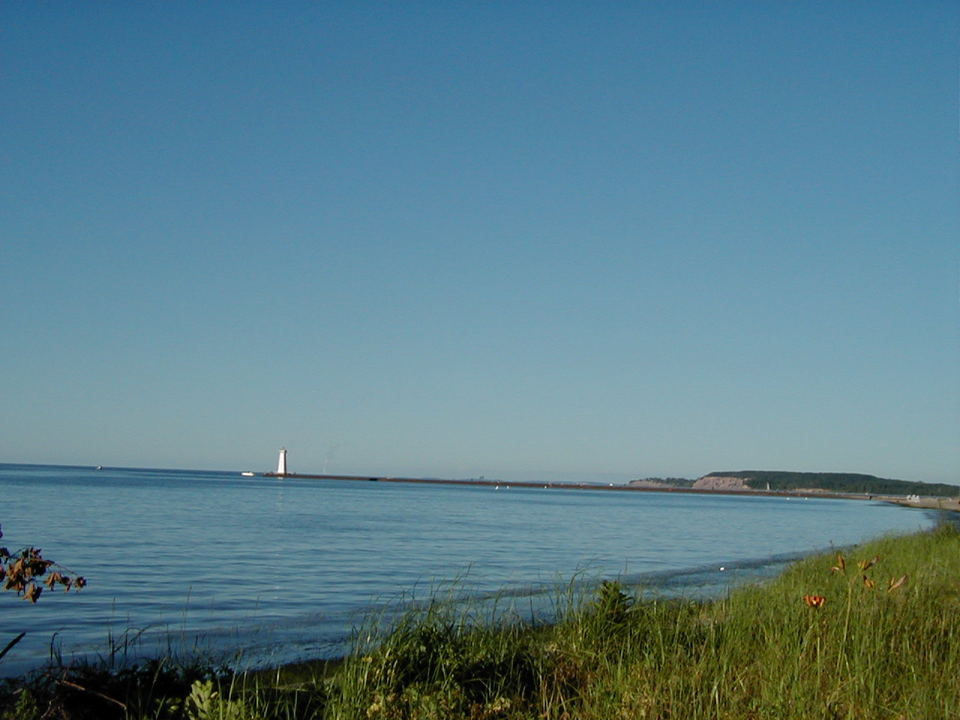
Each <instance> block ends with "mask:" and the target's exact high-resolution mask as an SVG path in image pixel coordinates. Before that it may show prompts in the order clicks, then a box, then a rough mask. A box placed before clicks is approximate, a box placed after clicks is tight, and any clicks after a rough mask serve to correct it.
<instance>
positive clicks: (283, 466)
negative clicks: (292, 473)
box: [277, 448, 287, 475]
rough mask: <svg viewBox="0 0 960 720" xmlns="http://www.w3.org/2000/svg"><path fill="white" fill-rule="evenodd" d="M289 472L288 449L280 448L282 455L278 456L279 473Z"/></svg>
mask: <svg viewBox="0 0 960 720" xmlns="http://www.w3.org/2000/svg"><path fill="white" fill-rule="evenodd" d="M286 474H287V449H286V448H280V457H279V458H277V475H286Z"/></svg>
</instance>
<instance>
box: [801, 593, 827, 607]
mask: <svg viewBox="0 0 960 720" xmlns="http://www.w3.org/2000/svg"><path fill="white" fill-rule="evenodd" d="M803 601H804V602H805V603H806V604H807V607H812V608H819V607H821V606H822V605H823V604H824V603H825V602H826V601H827V599H826V598H825V597H824V596H823V595H804V596H803Z"/></svg>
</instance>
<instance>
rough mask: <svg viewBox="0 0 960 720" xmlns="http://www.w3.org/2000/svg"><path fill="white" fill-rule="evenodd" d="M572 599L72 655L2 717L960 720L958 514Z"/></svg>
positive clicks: (0, 698)
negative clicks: (202, 654)
mask: <svg viewBox="0 0 960 720" xmlns="http://www.w3.org/2000/svg"><path fill="white" fill-rule="evenodd" d="M457 607H461V608H462V606H457ZM557 611H558V620H557V622H556V623H554V624H551V625H549V626H546V625H541V626H536V625H535V626H531V625H530V624H528V623H526V624H525V623H521V622H519V620H518V619H517V618H515V617H512V616H510V615H509V614H506V613H505V614H503V615H502V616H498V615H497V614H496V613H494V615H493V617H491V616H489V615H488V616H483V617H480V616H478V613H477V612H475V611H471V610H469V609H468V610H462V609H461V610H456V609H455V606H452V605H450V604H449V603H445V602H440V601H437V602H433V603H431V604H430V605H429V606H428V607H426V608H421V609H418V610H415V611H411V612H410V613H409V614H407V615H406V616H404V617H402V618H401V619H400V620H399V621H397V622H395V623H393V624H392V625H391V626H390V627H389V628H387V629H385V630H384V631H382V632H381V631H379V630H377V628H376V627H370V628H365V629H364V631H363V632H362V633H359V634H358V638H357V641H356V645H355V650H354V652H353V653H351V655H350V656H348V657H347V658H344V659H343V660H342V661H340V662H337V663H335V664H329V663H327V664H325V663H316V664H308V665H300V666H298V667H297V668H296V669H280V670H277V671H274V672H271V673H246V674H242V675H233V674H230V673H224V672H214V671H211V670H206V669H203V668H183V667H172V666H169V665H167V664H165V663H164V662H156V663H151V664H148V665H145V666H143V667H140V668H135V669H133V670H127V671H120V672H116V671H114V672H107V671H103V672H102V674H101V675H97V672H96V671H95V670H94V669H92V668H88V669H85V670H83V671H82V672H79V674H78V671H77V670H69V669H64V668H59V669H58V670H50V671H47V672H46V673H45V674H41V675H37V676H34V677H33V678H32V679H21V680H20V681H16V682H8V683H7V684H6V685H5V686H4V687H3V688H2V691H0V718H2V719H3V720H12V719H13V718H16V719H17V720H38V719H39V718H47V717H71V718H87V717H96V718H104V719H109V718H114V717H116V718H124V719H127V718H133V719H137V720H139V719H141V718H142V719H147V718H150V719H151V720H259V719H261V718H263V719H264V720H266V719H268V718H269V719H272V718H279V719H283V720H306V719H307V718H317V719H336V720H441V719H450V720H453V719H461V718H462V719H464V720H520V719H521V718H522V719H528V718H530V719H533V718H544V719H548V720H549V719H556V720H618V719H620V718H622V719H624V720H627V719H628V718H629V719H630V720H633V719H635V718H636V719H642V718H651V719H653V718H657V719H662V720H666V719H675V720H698V719H700V718H703V719H706V718H710V719H712V720H713V719H721V718H730V719H736V720H741V719H747V720H749V719H760V718H763V719H768V718H774V719H776V718H783V719H787V718H789V719H793V718H804V719H805V720H807V719H810V720H816V719H821V718H822V719H823V720H826V719H828V718H829V719H831V720H834V719H839V718H843V719H850V720H853V719H861V718H862V719H867V718H869V719H870V720H875V719H878V720H883V719H890V720H901V719H906V718H910V719H911V720H914V719H918V718H920V719H923V718H930V719H931V720H933V719H937V720H939V719H941V718H960V683H958V681H957V678H958V677H960V533H958V532H957V531H956V530H955V529H952V528H949V527H946V526H944V527H941V528H939V529H938V530H936V531H934V532H929V533H923V534H919V535H914V536H909V537H891V538H886V539H882V540H879V541H876V542H873V543H870V544H867V545H864V546H862V547H859V548H855V549H853V550H848V551H845V552H842V553H831V554H829V555H821V556H817V557H812V558H809V559H807V560H804V561H802V562H800V563H798V564H796V565H794V566H792V567H791V568H790V569H788V570H787V571H786V572H785V573H784V574H783V575H781V576H780V577H779V578H777V579H775V580H773V581H770V582H768V583H765V584H762V585H757V586H750V587H746V588H743V589H740V590H737V591H735V592H733V593H731V594H730V595H729V596H728V597H726V598H723V599H721V600H717V601H713V602H694V601H689V600H683V599H662V598H653V597H644V596H642V595H641V596H640V597H637V596H636V595H634V594H631V593H630V592H628V589H627V588H624V587H622V586H621V585H619V584H617V583H611V582H607V583H603V584H602V585H600V587H599V588H598V589H597V590H596V591H595V593H594V594H593V595H592V596H591V597H590V598H587V599H585V600H580V599H579V598H578V597H576V595H575V594H574V593H572V592H571V593H568V595H567V596H565V597H562V598H560V599H558V601H557Z"/></svg>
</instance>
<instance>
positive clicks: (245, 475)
mask: <svg viewBox="0 0 960 720" xmlns="http://www.w3.org/2000/svg"><path fill="white" fill-rule="evenodd" d="M240 474H241V475H243V476H244V477H253V476H254V473H252V472H242V473H240Z"/></svg>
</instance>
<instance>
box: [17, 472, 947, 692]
mask: <svg viewBox="0 0 960 720" xmlns="http://www.w3.org/2000/svg"><path fill="white" fill-rule="evenodd" d="M933 522H934V520H933V518H932V516H930V515H928V514H925V513H922V512H918V511H913V510H908V509H904V508H899V507H896V506H892V505H886V504H881V503H869V502H858V501H844V500H822V499H812V500H802V499H796V498H795V499H786V498H767V497H738V496H705V495H676V494H669V493H646V492H643V493H640V492H638V493H625V492H609V491H603V490H577V491H563V490H542V489H518V488H513V489H504V488H501V489H500V490H495V489H494V488H491V487H463V486H439V485H438V486H433V485H418V484H394V483H372V482H351V481H328V480H298V479H290V478H286V479H283V480H278V479H269V478H246V477H241V476H240V475H239V473H220V472H189V471H171V470H136V469H105V470H101V471H97V470H93V469H91V468H68V467H51V466H35V465H0V523H2V526H3V532H4V539H3V541H2V543H3V544H5V545H6V546H7V547H8V548H10V549H11V550H13V549H15V548H19V547H22V546H24V545H28V544H33V545H39V546H40V547H41V548H42V549H43V551H44V554H45V555H46V556H48V557H50V558H52V559H55V560H57V561H58V562H59V563H61V564H63V565H65V566H67V567H68V568H70V569H71V570H73V571H75V572H77V573H79V574H82V575H84V576H85V577H86V578H87V580H88V582H89V585H88V587H87V588H86V589H85V590H83V591H82V592H80V593H76V594H75V593H70V594H69V595H64V594H63V593H62V592H58V593H56V594H54V593H52V592H46V593H45V594H44V595H43V596H42V597H41V599H40V602H39V603H38V604H37V605H30V604H28V603H26V602H24V601H23V600H19V599H17V598H16V597H14V596H13V595H12V594H11V593H6V594H4V596H3V597H0V646H2V645H3V644H6V642H7V641H8V640H9V639H11V638H12V637H14V636H15V635H16V634H18V633H19V632H22V631H24V630H25V631H27V637H26V638H25V639H24V641H22V642H21V643H20V644H19V645H18V646H17V647H16V648H15V649H14V650H13V651H11V653H10V654H9V655H8V656H7V657H6V658H5V659H4V660H3V662H2V663H0V674H5V675H9V674H14V673H18V672H22V671H24V670H26V669H28V668H30V667H35V666H37V665H38V664H41V663H43V662H44V661H46V660H47V659H48V658H49V653H50V647H51V643H52V642H53V644H54V645H55V646H57V647H58V648H59V649H60V651H61V652H62V653H63V654H64V656H71V655H73V654H75V653H82V654H93V655H98V654H99V655H106V654H108V652H109V650H110V647H111V645H110V643H109V642H108V638H109V637H111V636H112V637H113V639H114V641H116V640H117V639H120V638H123V637H124V636H127V637H130V636H131V635H134V634H135V635H136V636H137V642H136V643H134V645H132V646H131V652H142V653H145V654H148V655H149V654H151V653H152V652H156V651H157V650H158V649H159V650H161V651H165V650H167V649H168V648H172V649H173V650H176V651H182V652H185V653H190V652H193V651H196V650H201V651H204V652H207V651H210V652H221V653H225V654H237V653H239V654H240V656H241V658H242V659H241V660H239V661H238V662H239V663H240V664H243V663H278V662H285V661H291V660H295V659H301V658H305V657H330V656H335V655H337V654H341V653H343V652H344V651H345V650H346V648H347V645H346V643H347V641H348V639H349V636H350V633H351V630H352V628H354V627H355V626H357V625H358V624H360V623H362V622H363V620H364V618H365V617H368V616H369V615H370V614H371V613H372V612H375V611H377V609H379V608H382V607H384V606H391V607H393V606H396V605H397V604H398V603H402V602H405V601H409V600H412V599H416V598H425V597H429V596H430V594H431V593H432V592H436V591H437V588H443V587H446V586H449V584H450V583H451V582H455V583H456V587H457V592H458V593H460V594H463V595H466V596H469V597H474V598H478V597H483V596H485V595H494V594H496V595H497V596H498V597H501V598H502V599H501V600H500V601H499V602H501V604H502V603H504V602H505V600H508V599H510V598H513V599H514V601H515V602H516V603H517V604H518V606H519V607H523V608H527V609H528V611H529V609H530V608H534V609H536V608H544V607H546V606H547V605H548V604H549V603H548V602H547V600H549V599H552V598H553V597H554V596H555V594H556V592H557V588H558V587H562V586H565V585H567V584H569V583H570V581H571V580H572V579H574V578H578V579H580V580H582V581H583V582H585V583H587V582H592V581H597V580H599V579H602V578H605V577H606V578H609V577H620V578H622V579H624V580H625V581H628V582H635V583H639V584H641V585H643V586H645V587H647V588H653V589H654V591H657V592H667V593H683V594H688V595H702V594H716V593H721V592H723V591H724V590H725V589H726V588H727V587H729V585H730V584H731V583H735V582H741V581H744V580H745V579H746V580H749V579H756V578H757V577H764V576H769V575H770V574H771V573H774V572H776V571H778V570H779V569H781V568H782V566H783V563H784V562H786V561H788V560H792V559H795V558H796V557H799V556H800V555H802V554H805V553H809V552H811V551H813V550H819V549H824V548H829V547H831V546H842V545H850V544H855V543H858V542H861V541H863V540H866V539H869V538H872V537H876V536H878V535H881V534H885V533H889V532H913V531H916V530H919V529H923V528H927V527H930V526H931V524H932V523H933ZM721 566H722V567H724V568H725V570H724V571H723V572H721V571H720V570H719V568H720V567H721ZM54 635H55V636H54ZM114 644H115V643H114ZM233 657H237V655H233Z"/></svg>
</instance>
